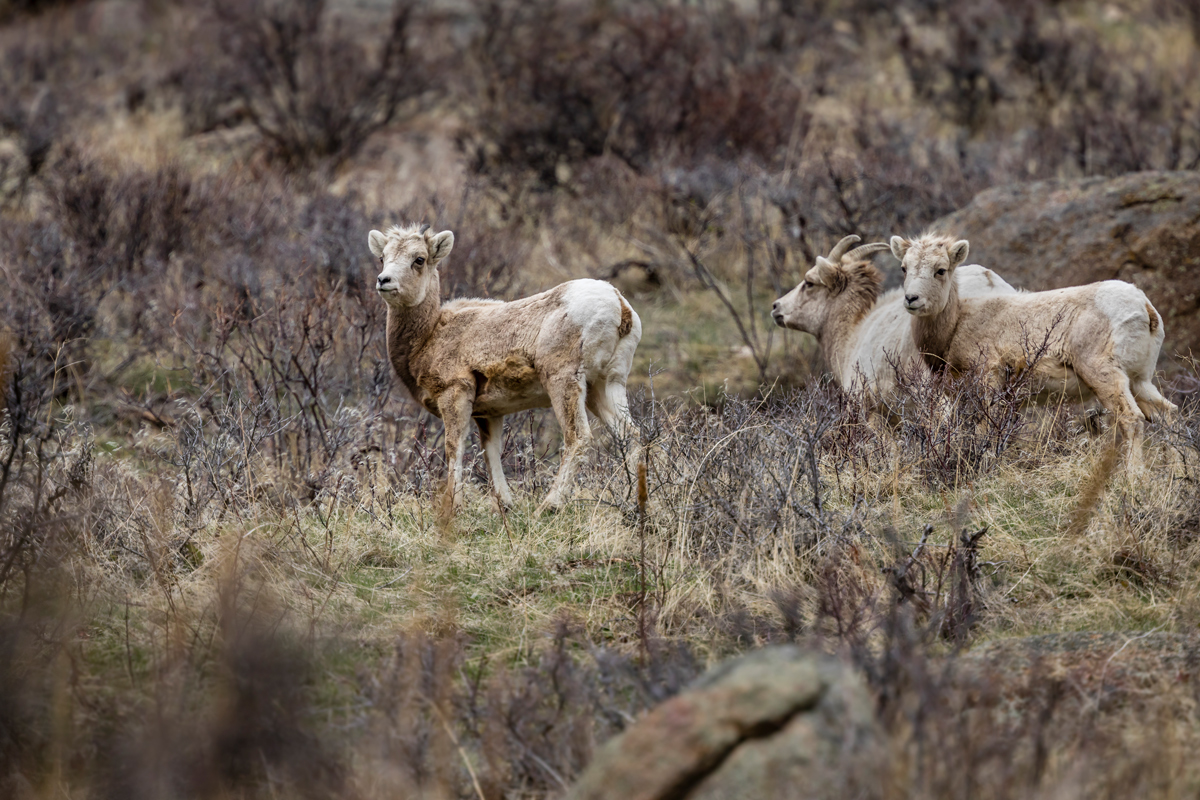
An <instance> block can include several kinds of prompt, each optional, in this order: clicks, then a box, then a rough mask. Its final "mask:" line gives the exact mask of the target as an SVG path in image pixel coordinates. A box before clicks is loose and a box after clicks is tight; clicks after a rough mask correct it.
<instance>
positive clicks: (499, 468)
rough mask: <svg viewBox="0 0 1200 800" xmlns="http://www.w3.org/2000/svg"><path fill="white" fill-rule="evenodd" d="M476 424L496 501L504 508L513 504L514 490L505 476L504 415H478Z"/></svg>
mask: <svg viewBox="0 0 1200 800" xmlns="http://www.w3.org/2000/svg"><path fill="white" fill-rule="evenodd" d="M475 424H476V425H478V426H479V440H480V443H481V444H482V445H483V460H484V461H486V462H487V468H488V475H490V476H491V479H492V491H493V492H494V493H495V496H496V502H497V503H498V504H499V505H501V506H503V507H504V508H510V507H511V506H512V504H513V496H512V490H511V489H509V488H508V480H507V479H506V478H505V477H504V462H503V458H502V456H503V451H504V447H503V443H504V417H502V416H501V417H486V418H485V417H476V418H475Z"/></svg>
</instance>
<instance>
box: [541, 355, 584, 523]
mask: <svg viewBox="0 0 1200 800" xmlns="http://www.w3.org/2000/svg"><path fill="white" fill-rule="evenodd" d="M547 388H548V389H549V390H550V392H549V394H550V405H551V407H552V408H553V409H554V416H555V417H557V418H558V424H559V427H561V428H562V432H563V450H562V460H561V462H560V463H559V465H558V474H557V475H555V476H554V482H553V483H551V484H550V492H549V493H548V494H547V495H546V499H545V500H543V501H542V504H541V505H539V506H538V507H537V511H536V512H534V513H536V514H538V515H540V514H542V513H543V512H545V511H547V510H555V511H556V510H558V509H560V508H562V506H563V504H564V503H565V502H566V498H567V497H568V496H569V495H570V492H571V483H572V481H573V480H574V478H575V462H576V461H577V460H578V459H579V456H580V454H582V453H583V450H584V449H585V448H586V447H587V445H588V442H590V441H591V439H592V429H591V426H590V425H589V424H588V418H587V387H586V384H585V383H584V381H583V379H582V378H581V377H580V376H578V375H576V374H574V373H572V374H571V375H569V376H564V377H561V378H558V379H555V380H552V381H549V382H547Z"/></svg>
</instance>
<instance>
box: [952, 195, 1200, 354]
mask: <svg viewBox="0 0 1200 800" xmlns="http://www.w3.org/2000/svg"><path fill="white" fill-rule="evenodd" d="M933 227H934V228H935V229H937V230H939V231H943V232H945V233H947V234H951V235H954V236H958V237H961V238H964V239H968V240H970V242H971V255H970V260H971V261H972V262H975V263H978V264H982V265H983V266H985V267H989V268H991V269H993V270H995V271H996V272H998V273H999V274H1000V275H1001V276H1003V277H1004V279H1005V280H1007V281H1008V282H1009V283H1012V284H1013V285H1014V286H1017V287H1018V288H1023V289H1031V290H1035V291H1036V290H1042V289H1056V288H1059V287H1063V286H1075V285H1079V284H1085V283H1092V282H1094V281H1100V280H1108V279H1110V278H1119V279H1121V280H1125V281H1129V282H1130V283H1133V284H1135V285H1136V286H1137V287H1138V288H1140V289H1141V290H1142V291H1144V292H1145V293H1146V294H1147V295H1148V296H1149V298H1150V301H1151V302H1152V303H1154V306H1155V308H1157V309H1158V311H1159V313H1160V314H1162V315H1163V317H1164V319H1165V322H1166V325H1165V328H1166V341H1165V343H1164V345H1163V350H1162V352H1163V355H1164V356H1165V357H1168V358H1169V357H1171V356H1172V355H1174V354H1176V353H1179V354H1183V355H1186V354H1187V353H1188V351H1189V350H1191V351H1192V352H1194V353H1198V354H1200V173H1198V172H1135V173H1130V174H1128V175H1122V176H1120V177H1117V178H1083V179H1073V180H1052V181H1040V182H1037V183H1025V184H1016V185H1012V186H1001V187H997V188H995V189H989V190H987V191H985V192H981V193H980V194H979V195H977V196H976V197H975V199H974V200H972V201H971V203H970V204H969V205H967V206H966V207H964V208H962V209H960V210H958V211H956V212H954V213H953V214H950V215H948V216H945V217H942V218H941V219H940V220H938V221H937V222H935V223H934V225H933Z"/></svg>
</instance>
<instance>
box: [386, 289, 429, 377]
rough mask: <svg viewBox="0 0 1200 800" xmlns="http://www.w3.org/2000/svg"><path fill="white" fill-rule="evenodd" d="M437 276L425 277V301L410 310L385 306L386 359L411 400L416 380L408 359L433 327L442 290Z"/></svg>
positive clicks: (427, 337)
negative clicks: (427, 279)
mask: <svg viewBox="0 0 1200 800" xmlns="http://www.w3.org/2000/svg"><path fill="white" fill-rule="evenodd" d="M440 279H441V276H440V275H438V273H437V272H434V274H433V275H431V276H430V277H429V286H427V287H426V289H425V299H424V300H422V301H421V303H420V305H416V306H413V307H412V308H403V307H396V306H393V305H388V312H387V349H388V358H390V359H391V361H392V367H393V368H394V369H395V370H396V375H397V376H398V377H399V378H400V380H401V381H403V382H404V386H405V387H406V388H407V389H408V392H409V394H411V395H412V396H413V397H414V398H416V397H418V396H419V395H418V394H417V392H418V388H417V376H415V375H414V374H413V371H412V367H411V364H410V362H411V358H412V354H413V353H414V352H417V351H419V350H420V349H421V347H422V346H423V345H424V344H425V342H427V341H428V340H429V337H430V335H431V334H432V333H433V329H434V328H435V327H436V326H437V321H438V317H439V316H440V315H441V314H440V312H441V307H442V287H441V280H440Z"/></svg>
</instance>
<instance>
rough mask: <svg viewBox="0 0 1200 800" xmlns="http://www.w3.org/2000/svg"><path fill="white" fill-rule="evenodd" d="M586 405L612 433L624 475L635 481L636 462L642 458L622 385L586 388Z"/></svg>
mask: <svg viewBox="0 0 1200 800" xmlns="http://www.w3.org/2000/svg"><path fill="white" fill-rule="evenodd" d="M587 404H588V410H589V411H591V412H592V413H593V414H595V415H596V417H598V418H599V419H600V421H601V422H603V423H604V424H605V425H606V426H608V429H609V430H610V431H611V432H612V435H613V439H614V441H615V442H616V444H617V447H618V448H619V449H620V451H621V453H622V455H623V456H624V461H625V469H626V472H627V475H628V477H629V479H630V480H635V479H636V478H637V467H638V462H639V461H641V458H642V447H641V435H640V433H639V432H638V428H637V425H635V424H634V422H633V417H632V416H631V415H630V413H629V399H628V397H627V396H626V394H625V384H623V383H617V382H615V381H597V382H596V383H594V384H593V385H591V386H589V387H588V394H587Z"/></svg>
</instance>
